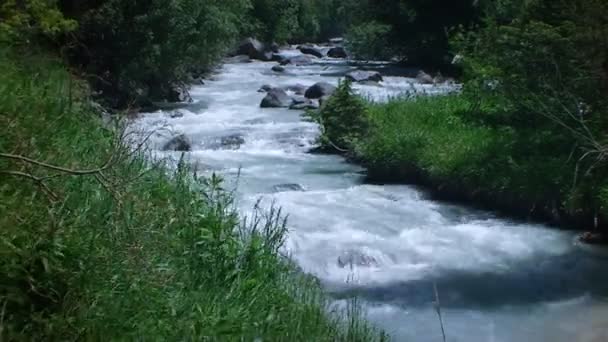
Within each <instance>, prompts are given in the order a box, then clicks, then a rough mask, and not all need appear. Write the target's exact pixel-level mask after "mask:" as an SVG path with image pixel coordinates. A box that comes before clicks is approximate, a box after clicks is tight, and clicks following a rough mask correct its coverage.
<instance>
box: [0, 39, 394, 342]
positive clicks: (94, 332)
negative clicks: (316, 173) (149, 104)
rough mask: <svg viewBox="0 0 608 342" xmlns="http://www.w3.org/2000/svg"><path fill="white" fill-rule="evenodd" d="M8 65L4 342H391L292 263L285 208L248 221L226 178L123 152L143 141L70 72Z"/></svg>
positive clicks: (1, 283) (3, 109) (49, 63)
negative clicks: (111, 117) (98, 105)
mask: <svg viewBox="0 0 608 342" xmlns="http://www.w3.org/2000/svg"><path fill="white" fill-rule="evenodd" d="M17 56H18V57H17ZM17 58H19V60H17ZM0 68H1V69H2V70H3V72H2V73H0V96H1V97H2V99H3V101H1V102H0V113H2V115H1V116H0V125H1V126H2V127H6V129H5V130H4V131H3V134H2V136H1V137H0V172H1V173H2V174H1V175H0V176H1V179H2V182H0V226H1V227H2V231H1V232H0V256H1V257H0V273H1V274H2V275H3V276H2V277H1V278H0V308H2V309H1V312H2V321H1V328H2V329H0V339H2V340H78V339H84V340H99V339H109V340H117V339H118V340H132V339H145V340H158V339H162V340H235V341H236V340H238V341H242V340H254V339H264V340H281V339H285V340H294V341H298V340H310V339H313V340H319V341H347V340H348V341H369V340H376V339H383V337H382V336H380V335H379V334H377V333H376V332H374V331H373V330H372V329H370V328H368V327H367V326H366V324H365V322H363V321H361V320H360V318H359V317H358V316H355V315H353V313H354V314H356V313H357V311H356V310H351V311H348V312H345V313H344V314H345V315H348V317H344V318H345V319H346V318H347V319H348V321H345V320H343V319H342V318H340V317H342V316H341V315H342V313H341V312H333V313H328V310H327V309H328V307H327V302H326V301H325V299H324V298H323V296H322V295H321V293H320V290H319V288H318V285H317V283H316V281H315V280H313V279H311V278H310V277H307V276H305V275H302V274H299V273H298V272H297V271H296V270H295V268H294V267H293V266H292V265H291V264H290V263H289V261H288V260H285V259H284V258H283V257H281V256H280V254H279V249H280V247H281V244H282V242H283V240H284V238H285V235H284V234H285V222H284V221H283V220H282V219H281V215H280V213H279V212H277V211H276V210H275V211H270V212H262V211H257V212H258V216H256V217H252V218H251V219H250V220H248V221H247V222H245V223H241V222H243V221H242V220H241V219H240V218H239V217H238V215H237V214H236V212H235V209H234V205H233V204H232V199H231V196H230V194H229V193H228V192H226V190H224V189H223V188H222V183H221V179H219V178H218V177H211V178H200V177H197V176H196V175H195V174H194V175H193V174H192V173H191V172H190V171H189V170H188V169H187V168H186V167H185V166H184V163H180V167H179V168H178V170H176V171H173V170H171V169H170V168H168V167H165V166H164V162H163V161H159V162H155V163H151V161H150V159H149V156H147V155H146V153H145V152H144V151H139V152H137V153H134V151H133V149H131V148H128V147H127V146H125V145H116V144H115V142H116V141H117V138H118V137H123V138H124V139H127V138H126V136H131V137H137V136H136V135H135V136H134V135H132V134H127V135H122V134H120V135H119V132H121V131H122V130H120V125H118V126H117V127H116V128H114V127H106V126H103V125H102V124H101V122H100V119H99V118H98V116H97V114H96V113H95V112H94V110H93V109H92V108H91V107H90V106H89V105H88V104H87V103H88V102H87V101H86V98H85V97H84V96H85V94H86V87H84V86H83V85H82V84H81V83H80V82H76V81H75V80H73V79H71V78H70V76H69V74H68V73H67V71H66V69H65V67H64V66H63V65H62V64H61V63H59V62H57V61H55V60H52V59H49V58H46V57H40V56H33V57H32V56H28V54H27V53H19V54H16V53H11V52H8V51H6V50H5V49H2V50H0ZM24 99H27V102H25V100H24ZM120 140H122V139H120ZM136 151H137V150H136ZM9 154H10V155H18V156H23V158H22V157H19V158H9V157H7V156H8V155H9ZM112 156H123V157H121V158H117V159H109V158H110V157H112ZM24 157H28V158H31V159H30V160H34V162H32V161H28V160H27V159H25V158H24ZM108 160H114V161H113V162H112V163H111V164H108V165H109V166H108V167H101V166H100V165H105V164H106V162H107V161H108ZM51 164H52V165H56V166H61V169H60V168H52V167H49V166H48V165H51ZM45 165H46V166H45ZM64 169H65V170H67V171H60V170H64ZM82 169H93V170H95V169H97V171H94V172H92V173H82V174H80V173H76V171H75V170H82ZM99 170H101V171H99Z"/></svg>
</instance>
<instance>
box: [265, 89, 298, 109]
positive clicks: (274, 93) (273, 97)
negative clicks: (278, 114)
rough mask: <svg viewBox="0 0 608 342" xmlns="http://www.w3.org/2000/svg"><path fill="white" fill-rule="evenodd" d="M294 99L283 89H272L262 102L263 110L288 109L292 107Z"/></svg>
mask: <svg viewBox="0 0 608 342" xmlns="http://www.w3.org/2000/svg"><path fill="white" fill-rule="evenodd" d="M291 103H292V99H291V97H289V96H288V95H287V93H285V91H284V90H283V89H280V88H272V89H270V90H269V91H268V93H267V94H266V97H264V99H263V100H262V103H261V104H260V107H262V108H287V107H289V106H290V105H291Z"/></svg>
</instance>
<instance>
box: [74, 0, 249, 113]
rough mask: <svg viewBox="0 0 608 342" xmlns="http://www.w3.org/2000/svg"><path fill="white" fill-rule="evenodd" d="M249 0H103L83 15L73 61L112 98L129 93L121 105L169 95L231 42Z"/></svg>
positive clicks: (224, 49)
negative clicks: (112, 96)
mask: <svg viewBox="0 0 608 342" xmlns="http://www.w3.org/2000/svg"><path fill="white" fill-rule="evenodd" d="M247 3H248V2H247V1H246V0H239V1H229V2H225V1H217V0H203V1H200V0H175V1H170V2H167V1H161V0H154V1H145V2H141V1H140V2H132V1H118V0H104V1H102V2H101V4H100V5H99V6H97V7H94V8H91V9H88V10H86V11H85V12H84V13H83V14H82V15H81V17H80V19H79V21H80V30H79V32H78V44H75V45H74V46H73V48H72V49H71V55H72V60H73V61H74V62H76V63H78V64H81V65H82V67H83V68H84V69H85V70H86V71H87V72H88V73H89V74H91V75H95V77H92V80H93V82H94V84H95V85H96V88H99V89H102V90H103V91H104V92H105V93H106V96H107V97H111V96H110V95H113V94H117V95H121V94H124V95H126V96H125V97H124V98H122V99H119V100H120V101H119V103H117V104H115V106H117V107H122V106H125V105H128V101H129V100H131V99H133V98H137V97H138V96H139V97H144V98H147V97H150V98H153V99H164V98H166V97H167V93H168V92H169V91H170V89H171V87H172V86H175V85H176V84H177V85H179V84H180V83H183V82H188V80H189V76H190V75H191V74H193V73H194V74H200V73H201V72H203V71H205V70H207V69H208V68H209V67H211V66H212V65H213V64H214V63H215V62H216V61H217V60H218V59H219V58H220V57H221V55H222V54H223V53H224V52H225V51H226V50H227V49H228V48H230V47H231V46H232V43H233V42H234V40H235V39H236V37H237V36H238V33H239V28H240V21H241V19H242V17H243V16H244V14H245V12H246V9H247V6H246V5H247ZM114 97H117V96H114Z"/></svg>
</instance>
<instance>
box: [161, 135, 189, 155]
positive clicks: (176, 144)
mask: <svg viewBox="0 0 608 342" xmlns="http://www.w3.org/2000/svg"><path fill="white" fill-rule="evenodd" d="M190 150H192V143H191V142H190V139H189V138H188V137H187V136H186V135H185V134H180V135H178V136H176V137H173V138H172V139H171V140H169V142H167V143H166V144H165V145H164V146H163V151H180V152H188V151H190Z"/></svg>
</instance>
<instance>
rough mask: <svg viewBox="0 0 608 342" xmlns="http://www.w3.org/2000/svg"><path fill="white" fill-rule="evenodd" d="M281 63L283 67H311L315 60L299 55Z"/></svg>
mask: <svg viewBox="0 0 608 342" xmlns="http://www.w3.org/2000/svg"><path fill="white" fill-rule="evenodd" d="M279 63H281V65H287V64H292V65H295V66H299V65H310V64H312V63H313V58H312V57H310V56H308V55H298V56H293V57H289V58H286V59H284V60H283V61H281V62H279Z"/></svg>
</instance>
